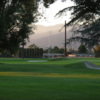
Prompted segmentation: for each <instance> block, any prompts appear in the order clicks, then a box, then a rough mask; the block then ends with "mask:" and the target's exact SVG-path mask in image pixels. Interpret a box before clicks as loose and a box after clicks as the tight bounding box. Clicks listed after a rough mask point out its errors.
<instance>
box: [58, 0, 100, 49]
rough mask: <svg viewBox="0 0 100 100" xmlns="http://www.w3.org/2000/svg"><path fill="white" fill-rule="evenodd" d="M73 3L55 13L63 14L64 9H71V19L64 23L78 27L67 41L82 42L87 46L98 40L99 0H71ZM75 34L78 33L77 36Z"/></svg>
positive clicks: (99, 22)
mask: <svg viewBox="0 0 100 100" xmlns="http://www.w3.org/2000/svg"><path fill="white" fill-rule="evenodd" d="M72 1H73V2H75V5H74V6H72V7H67V8H64V9H63V10H61V11H59V13H57V15H60V16H61V15H63V13H64V12H65V11H68V10H71V11H72V16H71V18H72V19H71V21H69V22H68V23H67V24H66V25H67V26H69V25H78V24H79V29H77V30H76V31H75V34H74V36H73V37H72V38H70V39H69V42H72V41H76V40H78V41H80V42H81V43H82V42H84V43H85V45H87V46H88V47H89V48H91V47H93V46H94V45H97V44H98V43H99V42H100V28H99V27H100V0H72ZM77 34H79V35H78V36H77Z"/></svg>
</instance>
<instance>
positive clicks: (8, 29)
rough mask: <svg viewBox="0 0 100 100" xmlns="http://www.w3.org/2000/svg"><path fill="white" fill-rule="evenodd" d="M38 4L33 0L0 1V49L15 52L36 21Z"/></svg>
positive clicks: (27, 36)
mask: <svg viewBox="0 0 100 100" xmlns="http://www.w3.org/2000/svg"><path fill="white" fill-rule="evenodd" d="M37 8H38V5H37V4H36V2H35V1H34V0H1V1H0V49H1V51H9V52H10V53H15V52H16V51H17V50H18V48H19V46H20V45H21V44H22V43H23V42H24V43H25V40H26V39H28V38H29V35H30V34H31V26H30V24H31V23H34V22H35V21H36V16H37Z"/></svg>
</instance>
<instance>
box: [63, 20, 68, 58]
mask: <svg viewBox="0 0 100 100" xmlns="http://www.w3.org/2000/svg"><path fill="white" fill-rule="evenodd" d="M66 33H67V32H66V20H65V49H64V57H65V58H66V54H67V53H66Z"/></svg>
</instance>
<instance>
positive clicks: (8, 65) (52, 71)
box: [0, 58, 100, 100]
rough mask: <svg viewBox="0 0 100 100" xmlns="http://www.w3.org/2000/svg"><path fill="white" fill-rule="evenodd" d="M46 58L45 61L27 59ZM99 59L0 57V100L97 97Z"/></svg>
mask: <svg viewBox="0 0 100 100" xmlns="http://www.w3.org/2000/svg"><path fill="white" fill-rule="evenodd" d="M29 60H48V62H28V61H29ZM84 61H90V62H92V63H94V64H97V65H100V59H99V58H66V59H64V58H60V59H17V58H16V59H14V58H7V59H4V58H1V59H0V63H1V64H0V100H99V99H100V96H99V95H100V70H93V69H88V68H87V67H86V66H85V65H84V63H83V62H84Z"/></svg>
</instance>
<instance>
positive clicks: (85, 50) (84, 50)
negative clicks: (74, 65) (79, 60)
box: [78, 44, 87, 53]
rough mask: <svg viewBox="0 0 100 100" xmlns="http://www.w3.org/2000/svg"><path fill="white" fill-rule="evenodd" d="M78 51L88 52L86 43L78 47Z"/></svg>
mask: <svg viewBox="0 0 100 100" xmlns="http://www.w3.org/2000/svg"><path fill="white" fill-rule="evenodd" d="M78 52H79V53H87V49H86V47H85V46H84V45H82V44H81V45H80V46H79V48H78Z"/></svg>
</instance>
